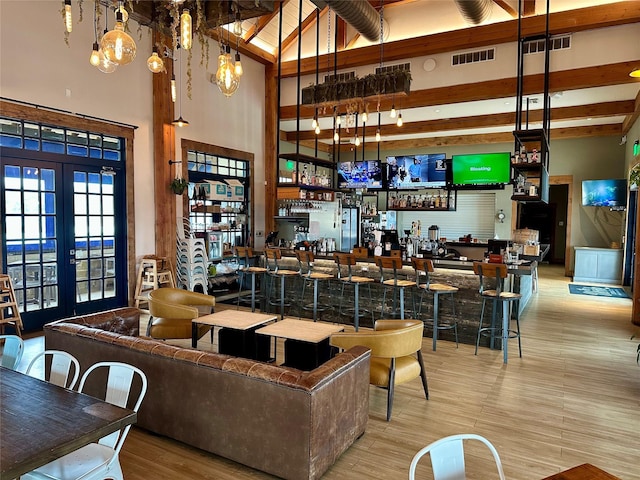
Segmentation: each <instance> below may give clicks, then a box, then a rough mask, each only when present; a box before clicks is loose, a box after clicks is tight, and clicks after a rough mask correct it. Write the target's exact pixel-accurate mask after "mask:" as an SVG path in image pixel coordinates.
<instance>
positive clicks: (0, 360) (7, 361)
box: [0, 335, 24, 370]
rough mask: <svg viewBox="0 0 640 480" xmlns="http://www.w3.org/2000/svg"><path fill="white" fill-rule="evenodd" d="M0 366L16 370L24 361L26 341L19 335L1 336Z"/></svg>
mask: <svg viewBox="0 0 640 480" xmlns="http://www.w3.org/2000/svg"><path fill="white" fill-rule="evenodd" d="M0 348H1V349H2V350H1V352H2V354H1V355H0V366H3V367H5V368H10V369H11V370H15V369H16V368H17V367H18V365H19V364H20V360H22V353H23V352H24V341H23V340H22V339H21V338H20V337H18V336H17V335H0Z"/></svg>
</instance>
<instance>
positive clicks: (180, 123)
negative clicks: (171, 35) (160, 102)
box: [171, 45, 189, 128]
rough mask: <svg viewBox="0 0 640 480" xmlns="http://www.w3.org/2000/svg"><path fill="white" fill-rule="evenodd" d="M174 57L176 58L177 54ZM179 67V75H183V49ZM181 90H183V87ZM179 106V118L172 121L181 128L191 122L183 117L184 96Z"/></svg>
mask: <svg viewBox="0 0 640 480" xmlns="http://www.w3.org/2000/svg"><path fill="white" fill-rule="evenodd" d="M178 49H180V45H178ZM173 58H176V57H175V55H174V57H173ZM174 67H175V65H174ZM178 67H179V72H178V77H180V76H181V75H180V74H181V73H182V50H180V56H179V58H178ZM180 90H181V91H182V89H180ZM178 108H179V114H178V118H176V119H175V120H174V121H173V122H171V124H172V125H174V126H176V127H180V128H182V127H188V126H189V122H187V121H186V120H185V119H184V118H182V98H180V105H179V107H178Z"/></svg>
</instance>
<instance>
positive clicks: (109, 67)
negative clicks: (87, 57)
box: [97, 17, 118, 73]
mask: <svg viewBox="0 0 640 480" xmlns="http://www.w3.org/2000/svg"><path fill="white" fill-rule="evenodd" d="M108 32H109V29H108V27H107V23H106V17H105V25H104V34H103V36H104V35H106V34H107V33H108ZM97 67H98V70H100V71H101V72H102V73H113V72H115V71H116V70H117V68H118V64H117V63H113V62H111V61H110V60H109V59H108V58H107V57H105V56H104V51H103V50H102V48H100V49H99V50H98V65H97Z"/></svg>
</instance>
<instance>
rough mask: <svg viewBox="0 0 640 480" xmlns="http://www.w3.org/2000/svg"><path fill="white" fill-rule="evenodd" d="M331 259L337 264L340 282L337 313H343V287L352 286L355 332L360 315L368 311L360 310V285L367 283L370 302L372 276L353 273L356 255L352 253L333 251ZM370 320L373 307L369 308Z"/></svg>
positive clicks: (372, 320)
mask: <svg viewBox="0 0 640 480" xmlns="http://www.w3.org/2000/svg"><path fill="white" fill-rule="evenodd" d="M333 260H334V261H335V262H336V265H337V266H338V280H339V281H340V282H342V289H341V291H340V307H339V309H338V313H339V315H343V313H342V299H343V298H344V287H345V286H346V285H351V286H353V327H354V328H355V330H356V332H357V331H358V328H359V326H360V317H363V316H364V315H365V314H367V313H368V312H369V311H368V310H366V309H363V310H360V299H359V292H360V285H362V284H367V285H368V286H369V303H371V283H373V281H374V280H373V278H369V277H359V276H356V275H353V273H352V268H351V267H352V266H353V265H355V264H356V256H355V255H354V254H352V253H334V254H333ZM342 267H346V268H347V275H346V276H344V274H343V272H342ZM371 322H372V324H373V322H374V318H373V309H371Z"/></svg>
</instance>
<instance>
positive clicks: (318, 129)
mask: <svg viewBox="0 0 640 480" xmlns="http://www.w3.org/2000/svg"><path fill="white" fill-rule="evenodd" d="M313 131H314V132H316V135H319V134H320V125H316V128H314V129H313Z"/></svg>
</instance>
